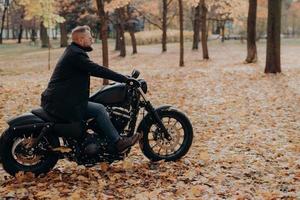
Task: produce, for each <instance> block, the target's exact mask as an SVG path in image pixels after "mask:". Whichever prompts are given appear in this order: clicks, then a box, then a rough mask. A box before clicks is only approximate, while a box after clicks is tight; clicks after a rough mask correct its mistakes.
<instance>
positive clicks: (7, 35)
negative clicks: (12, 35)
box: [6, 9, 9, 40]
mask: <svg viewBox="0 0 300 200" xmlns="http://www.w3.org/2000/svg"><path fill="white" fill-rule="evenodd" d="M6 28H7V34H6V39H8V40H9V10H8V9H7V19H6Z"/></svg>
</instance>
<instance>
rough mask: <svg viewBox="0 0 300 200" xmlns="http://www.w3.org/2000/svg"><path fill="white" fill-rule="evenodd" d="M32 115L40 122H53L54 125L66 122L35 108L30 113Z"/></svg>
mask: <svg viewBox="0 0 300 200" xmlns="http://www.w3.org/2000/svg"><path fill="white" fill-rule="evenodd" d="M31 113H33V114H34V115H36V116H38V117H40V118H41V119H42V120H44V121H46V122H54V123H67V122H66V121H64V120H62V119H59V118H57V117H54V116H53V115H50V114H49V113H48V112H46V111H45V110H44V109H43V108H36V109H33V110H32V111H31Z"/></svg>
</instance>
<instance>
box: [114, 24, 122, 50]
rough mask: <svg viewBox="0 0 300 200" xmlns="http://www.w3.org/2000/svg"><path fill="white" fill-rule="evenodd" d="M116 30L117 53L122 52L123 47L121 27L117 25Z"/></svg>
mask: <svg viewBox="0 0 300 200" xmlns="http://www.w3.org/2000/svg"><path fill="white" fill-rule="evenodd" d="M115 29H116V43H115V51H120V49H121V47H120V43H121V42H120V30H119V26H118V25H115Z"/></svg>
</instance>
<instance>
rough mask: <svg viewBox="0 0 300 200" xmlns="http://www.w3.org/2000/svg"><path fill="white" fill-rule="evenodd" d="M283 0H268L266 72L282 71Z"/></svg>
mask: <svg viewBox="0 0 300 200" xmlns="http://www.w3.org/2000/svg"><path fill="white" fill-rule="evenodd" d="M280 31H281V0H268V32H267V37H268V38H267V59H266V68H265V73H280V72H281V61H280Z"/></svg>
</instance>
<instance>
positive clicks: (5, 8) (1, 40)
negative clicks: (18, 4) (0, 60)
mask: <svg viewBox="0 0 300 200" xmlns="http://www.w3.org/2000/svg"><path fill="white" fill-rule="evenodd" d="M6 11H7V7H6V6H5V7H4V11H3V15H2V21H1V29H0V44H2V43H3V37H2V36H3V29H4V22H5V16H6Z"/></svg>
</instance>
